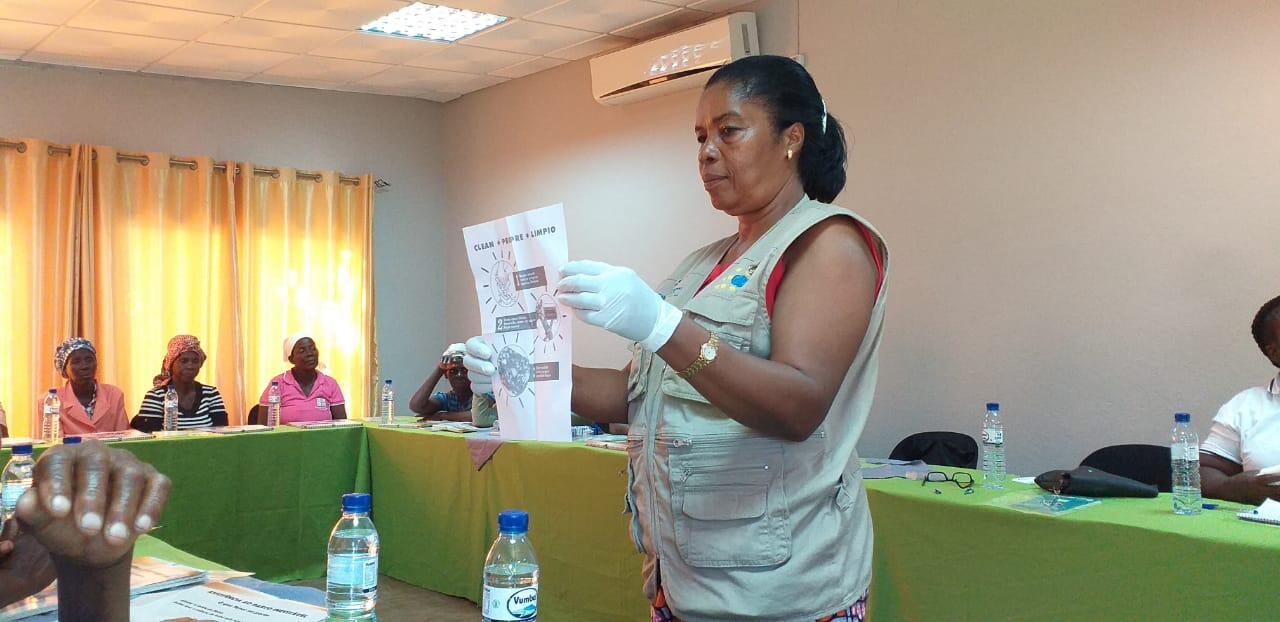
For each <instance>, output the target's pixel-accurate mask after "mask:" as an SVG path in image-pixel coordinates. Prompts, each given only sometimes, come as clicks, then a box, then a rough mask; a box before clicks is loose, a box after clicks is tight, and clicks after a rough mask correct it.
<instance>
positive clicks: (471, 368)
mask: <svg viewBox="0 0 1280 622" xmlns="http://www.w3.org/2000/svg"><path fill="white" fill-rule="evenodd" d="M462 366H463V367H466V368H467V378H470V379H471V392H472V393H475V394H476V395H483V394H485V393H492V392H493V376H494V375H495V374H497V373H498V368H497V367H496V366H494V364H493V348H491V347H489V344H487V343H485V342H484V340H483V339H481V338H479V337H472V338H470V339H468V340H467V353H466V354H464V355H463V356H462Z"/></svg>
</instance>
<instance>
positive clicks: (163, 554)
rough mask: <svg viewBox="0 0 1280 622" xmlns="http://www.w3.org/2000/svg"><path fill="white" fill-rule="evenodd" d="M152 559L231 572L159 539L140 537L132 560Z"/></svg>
mask: <svg viewBox="0 0 1280 622" xmlns="http://www.w3.org/2000/svg"><path fill="white" fill-rule="evenodd" d="M142 557H154V558H156V559H163V560H164V561H167V562H172V563H175V564H182V565H183V566H186V567H188V568H195V569H196V570H210V571H215V570H231V569H230V568H227V567H226V566H223V565H222V564H217V563H214V562H211V561H209V560H207V559H204V558H203V557H196V556H195V555H192V554H190V553H188V552H186V551H182V550H179V549H176V548H174V547H172V546H169V544H167V543H165V542H164V541H163V540H160V539H159V538H154V537H152V536H142V537H141V538H138V542H137V544H135V545H134V547H133V558H134V559H139V558H142Z"/></svg>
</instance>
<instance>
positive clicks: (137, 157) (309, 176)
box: [0, 139, 360, 186]
mask: <svg viewBox="0 0 1280 622" xmlns="http://www.w3.org/2000/svg"><path fill="white" fill-rule="evenodd" d="M0 148H8V149H14V150H16V151H17V152H18V153H26V152H27V143H25V142H21V141H16V142H15V141H8V140H3V139H0ZM49 155H71V147H67V146H65V145H52V144H51V145H49ZM93 157H95V158H96V157H98V153H97V151H95V152H94V153H93ZM116 161H118V162H137V163H138V164H141V165H143V166H146V165H148V164H150V163H151V158H150V157H149V156H146V155H143V154H134V153H123V152H118V153H116ZM169 166H185V167H187V168H189V169H191V170H193V171H194V170H196V167H197V166H198V164H197V163H196V161H195V160H184V159H182V158H169ZM213 170H215V171H218V172H223V171H226V170H227V163H226V162H214V163H213ZM253 172H254V174H255V175H270V176H272V177H279V176H280V169H275V168H262V167H257V166H255V167H253ZM235 174H236V175H239V174H240V165H238V164H237V165H236V171H235ZM295 175H296V176H297V178H298V179H306V180H309V181H320V180H321V179H323V178H324V177H323V176H322V175H321V174H320V173H312V172H310V171H297V173H295ZM338 182H339V183H344V184H351V185H353V186H359V185H360V178H359V177H347V176H345V175H339V176H338Z"/></svg>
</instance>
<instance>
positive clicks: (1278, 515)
mask: <svg viewBox="0 0 1280 622" xmlns="http://www.w3.org/2000/svg"><path fill="white" fill-rule="evenodd" d="M1236 516H1239V517H1240V518H1241V520H1247V521H1249V522H1251V523H1266V524H1268V525H1280V501H1276V500H1275V499H1267V500H1266V501H1263V502H1262V505H1260V506H1258V507H1257V508H1255V509H1252V510H1247V511H1244V512H1240V513H1239V514H1236Z"/></svg>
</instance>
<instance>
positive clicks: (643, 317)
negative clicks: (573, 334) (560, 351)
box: [556, 261, 682, 352]
mask: <svg viewBox="0 0 1280 622" xmlns="http://www.w3.org/2000/svg"><path fill="white" fill-rule="evenodd" d="M560 274H562V275H564V278H563V279H561V280H560V285H559V286H558V287H557V294H556V299H557V300H559V301H560V302H561V303H562V304H564V305H567V306H568V307H569V308H571V309H573V314H574V315H575V316H577V318H578V319H579V320H582V321H583V322H586V323H588V324H590V325H592V326H599V327H600V328H603V329H605V330H607V331H609V332H611V333H614V334H615V335H618V336H620V337H622V338H624V339H628V340H631V341H638V342H640V346H641V347H642V348H644V349H646V350H648V351H650V352H656V351H657V350H658V348H661V347H662V346H663V344H665V343H667V340H668V339H671V335H672V334H673V333H675V332H676V326H679V324H680V318H681V317H682V316H681V314H680V310H679V309H677V308H675V306H673V305H672V304H671V303H669V302H667V301H665V300H663V299H662V297H661V296H659V295H658V294H657V292H654V291H653V289H652V288H651V287H649V285H648V284H646V283H645V282H644V280H643V279H641V278H640V276H639V275H637V274H636V273H635V271H634V270H631V269H630V268H621V267H618V266H611V265H609V264H607V263H601V262H599V261H571V262H569V263H567V264H565V265H564V266H562V267H561V268H560Z"/></svg>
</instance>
